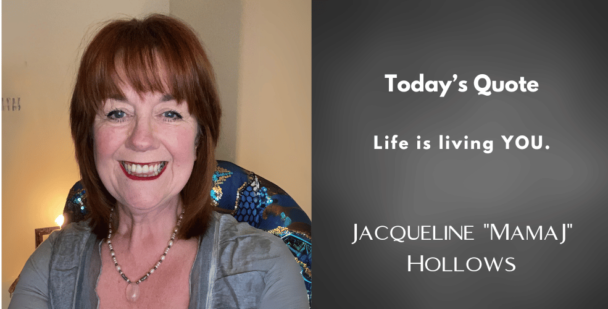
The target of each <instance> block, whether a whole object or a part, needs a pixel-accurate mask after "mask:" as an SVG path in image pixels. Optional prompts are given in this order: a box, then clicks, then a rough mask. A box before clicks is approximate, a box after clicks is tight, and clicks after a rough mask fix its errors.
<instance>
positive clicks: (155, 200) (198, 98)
mask: <svg viewBox="0 0 608 309" xmlns="http://www.w3.org/2000/svg"><path fill="white" fill-rule="evenodd" d="M220 114H221V111H220V106H219V99H218V95H217V91H216V89H215V80H214V75H213V71H212V68H211V65H210V64H209V61H208V59H207V56H206V54H205V51H204V50H203V48H202V46H201V44H200V42H199V41H198V39H197V38H196V36H195V35H194V33H193V32H192V31H191V30H190V29H189V27H188V26H186V25H185V24H183V23H182V22H180V21H178V20H176V19H174V18H171V17H167V16H162V15H151V16H149V17H147V18H145V19H143V20H136V19H133V20H122V21H112V22H110V23H108V24H107V25H106V26H105V27H104V28H103V29H101V31H100V32H99V33H98V34H97V35H96V36H95V37H94V38H93V40H92V42H91V43H90V44H89V46H88V48H87V49H86V51H85V53H84V55H83V57H82V60H81V65H80V69H79V71H78V77H77V81H76V85H75V88H74V92H73V96H72V100H71V108H70V121H71V129H72V137H73V140H74V144H75V148H76V158H77V161H78V165H79V167H80V173H81V177H82V184H83V185H84V187H85V188H86V190H87V195H88V198H87V206H88V209H89V210H90V214H89V219H88V220H86V221H82V222H78V223H74V224H71V225H69V226H68V227H66V228H64V229H62V230H61V231H60V232H58V233H54V234H52V235H51V237H49V239H48V241H46V242H44V243H43V244H42V245H41V246H40V247H39V248H38V249H37V250H36V251H35V252H34V254H33V255H32V256H31V257H30V259H29V260H28V262H27V264H26V266H25V267H24V269H23V271H22V273H21V279H20V281H19V283H18V285H17V287H16V290H15V292H14V296H13V299H12V301H11V305H10V307H11V308H24V307H27V308H41V307H44V308H46V307H52V308H125V307H130V308H135V307H137V308H215V307H222V308H224V307H239V308H264V307H266V308H307V307H308V300H307V298H306V290H305V287H304V283H303V282H302V279H301V277H300V268H299V266H298V264H297V263H296V261H295V260H294V258H293V256H292V255H291V252H290V251H289V249H288V248H287V247H286V246H285V245H284V244H283V242H282V241H281V239H280V238H278V237H275V236H274V235H272V234H270V233H266V232H263V231H261V230H257V229H254V228H252V227H250V226H249V225H247V224H245V223H243V224H238V223H237V222H236V220H235V219H234V218H233V217H232V216H230V215H221V214H219V213H216V212H213V211H212V199H211V196H210V193H209V192H210V191H211V186H212V179H213V177H212V175H213V172H214V170H215V167H216V161H215V158H214V150H215V147H216V145H217V141H218V137H219V125H220V121H219V119H220ZM161 265H162V267H161Z"/></svg>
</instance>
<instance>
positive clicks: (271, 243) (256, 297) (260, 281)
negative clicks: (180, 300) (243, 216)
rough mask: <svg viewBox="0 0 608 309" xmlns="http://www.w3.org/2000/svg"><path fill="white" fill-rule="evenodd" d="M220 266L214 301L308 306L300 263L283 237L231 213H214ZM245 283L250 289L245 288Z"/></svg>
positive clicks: (253, 306)
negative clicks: (254, 225) (240, 220)
mask: <svg viewBox="0 0 608 309" xmlns="http://www.w3.org/2000/svg"><path fill="white" fill-rule="evenodd" d="M212 227H213V228H214V229H215V231H214V232H215V233H218V234H216V235H215V236H214V238H215V240H216V245H215V248H214V251H215V252H216V253H217V258H218V264H219V265H218V267H217V270H216V271H217V272H216V278H215V279H216V284H215V286H214V288H213V291H214V303H216V302H217V303H218V304H219V303H222V304H223V305H227V304H232V303H231V301H233V298H234V295H235V293H234V291H239V292H238V293H237V294H238V297H237V298H239V301H238V302H236V303H234V304H235V306H236V304H237V303H238V304H239V305H242V307H251V308H308V298H307V294H306V288H305V286H304V282H303V281H302V277H301V275H300V267H299V266H298V264H297V263H296V261H295V259H294V256H293V255H292V254H291V252H290V251H289V248H288V247H287V246H285V244H284V243H283V241H282V240H281V238H279V237H277V236H275V235H273V234H271V233H268V232H265V231H263V230H260V229H256V228H254V227H252V226H250V225H249V224H247V223H240V222H238V221H236V219H234V218H233V217H232V216H231V215H226V214H219V213H215V214H214V224H212ZM244 284H245V285H246V286H247V289H244V288H243V286H244Z"/></svg>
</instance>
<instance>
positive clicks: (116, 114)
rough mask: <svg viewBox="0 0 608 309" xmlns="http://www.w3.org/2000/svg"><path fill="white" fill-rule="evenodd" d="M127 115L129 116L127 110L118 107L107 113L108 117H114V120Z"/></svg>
mask: <svg viewBox="0 0 608 309" xmlns="http://www.w3.org/2000/svg"><path fill="white" fill-rule="evenodd" d="M126 116H127V114H126V113H125V112H123V111H121V110H118V109H115V110H113V111H111V112H109V113H108V114H107V115H106V117H108V119H112V120H120V119H122V118H124V117H126Z"/></svg>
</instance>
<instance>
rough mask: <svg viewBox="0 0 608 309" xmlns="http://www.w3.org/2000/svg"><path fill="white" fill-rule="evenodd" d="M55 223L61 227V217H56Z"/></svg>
mask: <svg viewBox="0 0 608 309" xmlns="http://www.w3.org/2000/svg"><path fill="white" fill-rule="evenodd" d="M55 223H57V225H59V226H62V225H63V215H59V217H57V219H55Z"/></svg>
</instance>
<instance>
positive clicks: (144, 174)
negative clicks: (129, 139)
mask: <svg viewBox="0 0 608 309" xmlns="http://www.w3.org/2000/svg"><path fill="white" fill-rule="evenodd" d="M167 163H168V162H167V161H159V162H152V163H134V162H127V161H120V166H121V167H122V171H123V172H124V173H125V175H126V176H127V177H128V178H130V179H133V180H154V179H156V178H158V177H160V175H161V174H162V173H163V171H164V170H165V167H166V166H167Z"/></svg>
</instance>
